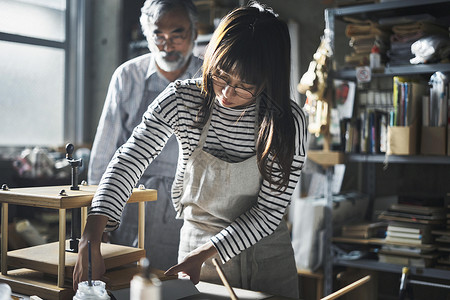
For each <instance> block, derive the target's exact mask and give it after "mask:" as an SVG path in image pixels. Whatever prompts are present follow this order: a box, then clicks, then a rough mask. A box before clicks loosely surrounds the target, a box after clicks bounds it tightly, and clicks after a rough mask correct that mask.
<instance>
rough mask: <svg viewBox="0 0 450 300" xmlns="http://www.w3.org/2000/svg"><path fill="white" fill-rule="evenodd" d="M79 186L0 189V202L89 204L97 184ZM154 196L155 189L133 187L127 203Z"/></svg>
mask: <svg viewBox="0 0 450 300" xmlns="http://www.w3.org/2000/svg"><path fill="white" fill-rule="evenodd" d="M79 188H80V189H79V190H71V189H70V185H65V186H64V185H63V186H44V187H30V188H11V189H9V190H0V203H8V204H16V205H25V206H34V207H45V208H55V209H61V208H64V209H69V208H79V207H85V206H89V205H90V204H91V201H92V198H93V197H94V194H95V191H96V190H97V186H96V185H86V186H83V185H80V186H79ZM62 190H64V191H65V194H64V195H62V194H60V192H61V191H62ZM156 198H157V192H156V190H152V189H142V190H141V189H137V188H135V189H133V193H132V194H131V197H130V199H129V200H128V203H134V202H146V201H155V200H156Z"/></svg>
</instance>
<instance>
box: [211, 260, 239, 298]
mask: <svg viewBox="0 0 450 300" xmlns="http://www.w3.org/2000/svg"><path fill="white" fill-rule="evenodd" d="M212 262H213V264H214V266H215V267H216V270H217V273H218V274H219V277H220V280H222V282H223V285H224V286H225V287H226V288H227V289H228V292H229V293H230V296H231V300H238V297H237V296H236V294H235V293H234V291H233V288H232V287H231V285H230V284H229V283H228V280H227V277H226V276H225V274H224V273H223V270H222V268H221V267H220V265H219V262H218V261H217V259H215V258H213V259H212Z"/></svg>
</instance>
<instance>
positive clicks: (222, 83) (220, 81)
mask: <svg viewBox="0 0 450 300" xmlns="http://www.w3.org/2000/svg"><path fill="white" fill-rule="evenodd" d="M211 79H212V82H213V84H215V85H216V86H218V87H220V88H224V87H226V86H229V87H231V88H233V90H234V92H235V93H236V95H238V96H239V97H241V98H243V99H251V98H254V97H255V95H254V94H253V93H252V92H250V91H249V90H247V89H244V88H241V87H237V86H232V85H230V84H229V83H228V81H226V80H225V79H224V78H222V77H219V76H217V75H211Z"/></svg>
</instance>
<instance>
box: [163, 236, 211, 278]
mask: <svg viewBox="0 0 450 300" xmlns="http://www.w3.org/2000/svg"><path fill="white" fill-rule="evenodd" d="M216 253H217V250H216V248H215V247H214V245H213V243H212V242H210V241H209V242H207V243H206V244H204V245H202V246H200V247H198V248H197V249H195V250H194V251H192V252H191V253H189V254H188V255H187V256H186V257H185V258H184V260H183V261H182V262H181V263H179V264H177V265H175V266H173V267H171V268H170V269H168V270H167V271H166V272H165V273H164V274H165V275H176V274H178V273H182V275H181V276H189V277H190V279H191V281H192V282H193V283H194V284H197V283H198V282H199V281H200V270H201V268H202V264H203V263H204V262H205V260H207V259H208V258H210V257H211V256H213V255H214V254H216Z"/></svg>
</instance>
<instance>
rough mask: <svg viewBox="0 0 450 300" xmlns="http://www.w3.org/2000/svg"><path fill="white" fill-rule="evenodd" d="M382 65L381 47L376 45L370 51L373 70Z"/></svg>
mask: <svg viewBox="0 0 450 300" xmlns="http://www.w3.org/2000/svg"><path fill="white" fill-rule="evenodd" d="M380 67H381V57H380V48H378V47H377V46H376V45H374V46H373V47H372V50H371V51H370V68H371V69H372V70H375V69H379V68H380Z"/></svg>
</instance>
